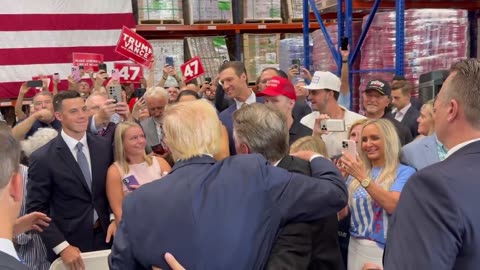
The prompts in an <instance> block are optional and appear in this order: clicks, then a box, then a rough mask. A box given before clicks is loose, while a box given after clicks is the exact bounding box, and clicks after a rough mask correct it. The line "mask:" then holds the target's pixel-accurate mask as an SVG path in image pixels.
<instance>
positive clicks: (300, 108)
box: [292, 100, 312, 121]
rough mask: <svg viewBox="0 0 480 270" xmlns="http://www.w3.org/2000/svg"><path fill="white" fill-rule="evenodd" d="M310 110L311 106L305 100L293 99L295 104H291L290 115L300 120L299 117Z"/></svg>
mask: <svg viewBox="0 0 480 270" xmlns="http://www.w3.org/2000/svg"><path fill="white" fill-rule="evenodd" d="M311 112H312V108H310V106H308V104H307V103H306V102H305V101H303V100H302V101H295V106H293V110H292V116H293V118H294V119H298V121H300V119H302V118H303V117H304V116H305V115H307V114H310V113H311Z"/></svg>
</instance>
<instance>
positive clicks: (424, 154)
mask: <svg viewBox="0 0 480 270" xmlns="http://www.w3.org/2000/svg"><path fill="white" fill-rule="evenodd" d="M436 139H437V137H436V136H435V134H433V135H430V136H426V137H423V138H421V139H418V140H416V141H413V142H411V143H409V144H407V145H405V146H404V147H402V151H401V157H400V162H401V163H403V164H406V165H409V166H412V167H414V168H415V169H417V171H419V170H421V169H423V168H425V167H427V166H430V165H432V164H434V163H437V162H440V158H439V157H438V152H437V142H436Z"/></svg>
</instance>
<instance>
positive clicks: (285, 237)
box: [233, 78, 345, 270]
mask: <svg viewBox="0 0 480 270" xmlns="http://www.w3.org/2000/svg"><path fill="white" fill-rule="evenodd" d="M274 80H275V78H274V79H272V81H274ZM272 81H270V82H269V83H271V82H272ZM267 89H268V88H267ZM233 118H234V120H233V121H234V130H235V136H236V137H235V141H236V146H237V149H238V151H237V153H242V154H249V153H258V154H262V155H263V156H264V157H265V158H266V159H267V160H268V161H269V163H270V164H272V165H275V164H276V166H277V167H280V168H284V169H286V170H288V171H290V172H296V173H301V174H304V175H311V168H310V163H309V162H308V161H305V160H302V159H299V158H297V157H293V156H289V155H288V150H289V146H288V136H289V135H288V133H287V130H286V129H285V122H286V121H285V115H283V114H282V113H281V112H280V111H277V110H275V109H272V108H268V107H266V106H265V105H263V104H252V105H251V106H248V107H245V108H241V109H240V110H238V111H236V112H235V113H234V115H233ZM337 229H338V222H337V215H336V213H335V214H333V215H330V216H328V217H325V218H322V219H320V220H318V221H315V222H310V223H292V224H287V225H286V226H285V227H283V228H282V229H281V230H280V233H279V236H278V238H277V240H276V242H275V244H274V246H273V249H272V253H271V254H270V257H269V260H268V263H267V267H266V269H267V270H270V269H271V270H274V269H275V270H278V269H298V270H302V269H312V270H321V269H325V270H327V269H332V270H333V269H345V266H344V265H343V261H342V256H341V253H340V246H339V243H338V236H337Z"/></svg>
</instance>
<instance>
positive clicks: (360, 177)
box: [341, 119, 415, 270]
mask: <svg viewBox="0 0 480 270" xmlns="http://www.w3.org/2000/svg"><path fill="white" fill-rule="evenodd" d="M360 134H361V136H360V142H359V144H358V145H357V150H358V156H356V157H354V156H352V155H350V154H349V153H345V154H344V155H343V156H342V158H341V166H342V167H343V168H344V170H345V171H346V172H347V173H348V175H349V177H348V178H347V185H348V189H349V195H350V196H349V204H348V206H349V208H348V210H349V211H350V214H351V222H350V243H349V246H348V269H349V270H359V269H362V267H363V265H364V264H365V263H367V262H373V263H375V264H378V265H382V255H383V248H384V246H385V242H386V235H387V229H388V218H389V216H390V215H391V214H392V213H393V211H394V210H395V208H396V206H397V203H398V200H399V198H400V192H401V191H402V189H403V187H404V185H405V183H406V182H407V180H408V179H409V178H410V176H411V175H412V174H413V173H414V172H415V169H413V168H412V167H409V166H405V165H402V164H400V160H399V154H400V141H399V138H398V135H397V132H396V129H395V126H393V124H392V123H391V122H390V121H389V120H386V119H374V120H368V121H367V122H365V124H364V125H363V126H362V130H361V133H360Z"/></svg>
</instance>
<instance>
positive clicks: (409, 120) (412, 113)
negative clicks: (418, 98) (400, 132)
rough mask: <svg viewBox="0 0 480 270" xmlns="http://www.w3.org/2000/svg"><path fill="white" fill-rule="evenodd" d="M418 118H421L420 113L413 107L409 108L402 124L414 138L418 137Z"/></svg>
mask: <svg viewBox="0 0 480 270" xmlns="http://www.w3.org/2000/svg"><path fill="white" fill-rule="evenodd" d="M418 116H420V112H419V111H418V110H417V109H416V108H415V107H413V105H412V106H410V108H408V110H407V112H406V113H405V115H404V116H403V119H402V121H401V122H400V123H401V124H402V125H404V126H406V127H407V128H408V129H409V130H410V133H411V134H412V138H415V137H417V136H418V122H417V119H418Z"/></svg>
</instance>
